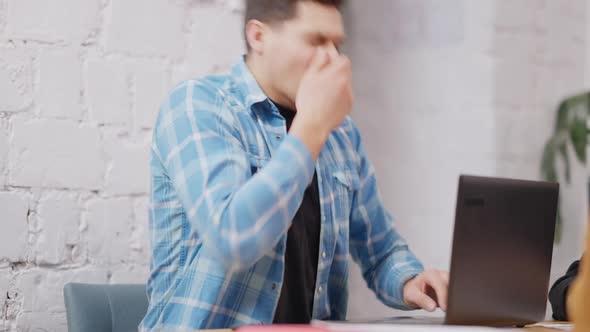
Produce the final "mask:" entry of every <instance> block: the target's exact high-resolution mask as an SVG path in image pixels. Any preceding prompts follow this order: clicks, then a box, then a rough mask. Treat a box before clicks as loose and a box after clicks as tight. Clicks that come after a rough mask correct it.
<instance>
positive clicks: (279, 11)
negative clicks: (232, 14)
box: [244, 0, 344, 51]
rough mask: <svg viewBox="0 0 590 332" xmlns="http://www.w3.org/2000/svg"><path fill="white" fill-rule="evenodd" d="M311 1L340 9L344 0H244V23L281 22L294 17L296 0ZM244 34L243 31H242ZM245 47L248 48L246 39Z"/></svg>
mask: <svg viewBox="0 0 590 332" xmlns="http://www.w3.org/2000/svg"><path fill="white" fill-rule="evenodd" d="M302 1H311V2H317V3H320V4H322V5H326V6H334V7H336V8H338V9H340V7H341V5H342V3H343V2H344V0H246V15H245V20H244V25H246V24H247V23H248V21H250V20H258V21H260V22H264V23H267V24H274V23H281V22H283V21H287V20H290V19H292V18H294V17H295V14H296V7H295V5H296V4H297V3H298V2H302ZM244 34H245V32H244ZM245 39H246V47H247V48H248V51H249V50H250V45H249V44H248V39H247V38H245Z"/></svg>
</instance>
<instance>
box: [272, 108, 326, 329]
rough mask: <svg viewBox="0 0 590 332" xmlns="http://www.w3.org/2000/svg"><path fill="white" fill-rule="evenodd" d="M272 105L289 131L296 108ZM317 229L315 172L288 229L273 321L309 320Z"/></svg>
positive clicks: (315, 269)
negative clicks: (275, 107) (281, 284)
mask: <svg viewBox="0 0 590 332" xmlns="http://www.w3.org/2000/svg"><path fill="white" fill-rule="evenodd" d="M275 105H276V106H277V108H278V109H279V112H280V113H281V115H282V116H283V117H284V118H285V120H286V122H287V130H289V129H290V128H291V123H292V122H293V119H294V118H295V111H293V110H291V109H288V108H286V107H284V106H281V105H278V104H277V103H275ZM320 229H321V215H320V194H319V188H318V179H317V174H316V173H314V175H313V180H312V182H311V184H310V185H309V187H307V189H306V190H305V194H304V195H303V201H302V202H301V205H300V206H299V209H298V210H297V213H296V214H295V217H294V218H293V223H292V224H291V227H290V228H289V231H288V232H287V246H286V249H285V275H284V278H283V288H282V289H281V295H280V297H279V303H278V305H277V309H276V312H275V316H274V320H273V323H275V324H307V323H309V322H310V321H311V319H312V314H313V297H314V293H315V282H316V274H317V271H318V255H319V245H320Z"/></svg>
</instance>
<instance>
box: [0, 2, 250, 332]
mask: <svg viewBox="0 0 590 332" xmlns="http://www.w3.org/2000/svg"><path fill="white" fill-rule="evenodd" d="M241 10H242V6H241V0H238V1H227V0H217V1H199V0H190V1H185V0H154V1H140V0H125V1H114V0H59V1H49V2H47V1H41V2H39V1H35V0H0V211H1V217H0V223H1V224H2V231H0V331H5V330H6V331H8V330H10V331H16V330H18V331H33V330H35V331H63V330H65V329H66V325H65V324H66V322H65V311H64V310H65V309H64V304H63V300H62V299H63V295H62V288H63V285H64V284H65V283H67V282H70V281H83V282H99V283H109V282H110V283H125V282H130V283H143V282H145V280H146V276H147V271H148V268H147V263H148V257H149V248H148V228H147V212H148V211H147V205H148V190H149V142H150V139H151V129H152V127H153V125H154V121H155V117H156V114H157V111H158V107H159V104H160V103H161V102H162V98H163V97H164V95H165V94H166V93H167V91H169V90H170V89H171V88H172V87H173V86H174V85H175V84H177V83H178V82H179V81H181V80H184V79H188V78H192V77H194V76H196V75H203V74H207V73H213V72H220V71H224V70H227V69H228V68H229V66H230V64H231V63H232V62H233V61H234V60H235V59H236V58H237V56H238V55H239V54H240V53H241V52H242V50H243V43H242V39H241V38H242V35H241V32H240V27H241V22H242V17H241ZM212 15H215V16H212ZM218 38H222V39H221V40H219V39H218Z"/></svg>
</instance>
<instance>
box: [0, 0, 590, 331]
mask: <svg viewBox="0 0 590 332" xmlns="http://www.w3.org/2000/svg"><path fill="white" fill-rule="evenodd" d="M361 3H362V4H361ZM351 6H352V10H351V11H350V12H349V13H348V16H349V17H350V19H351V23H353V25H352V26H351V27H350V29H349V30H350V33H351V38H350V41H351V42H350V44H349V51H350V54H351V56H352V57H353V60H354V61H355V79H356V84H355V86H356V88H357V95H358V101H359V102H358V104H357V110H356V111H355V115H354V116H355V117H356V119H357V121H358V122H359V125H360V126H361V129H363V130H364V132H365V142H366V144H367V148H368V150H369V153H370V155H371V156H372V157H373V160H374V162H375V166H376V168H377V171H378V174H379V176H380V180H381V181H380V182H381V190H382V192H383V195H384V198H385V202H386V204H387V206H388V207H389V208H390V209H391V210H392V212H393V213H394V215H395V216H396V217H397V219H398V224H399V228H400V230H401V231H402V232H403V233H404V234H405V235H407V237H408V239H409V240H410V241H411V243H412V245H413V247H414V248H415V249H416V251H417V252H418V254H419V255H421V256H422V257H423V258H424V260H425V261H426V263H427V264H428V265H431V266H438V267H445V265H446V264H447V262H448V252H447V251H446V250H445V249H446V247H447V246H448V245H449V244H450V225H451V221H452V207H453V206H454V190H455V186H456V178H455V176H456V175H457V174H458V173H459V172H463V171H471V172H475V173H487V174H500V175H513V176H524V177H536V176H538V158H539V154H540V147H541V144H542V141H543V139H544V138H545V137H546V135H547V134H548V133H549V130H550V128H551V122H552V121H553V112H554V107H555V104H556V103H557V101H558V99H559V98H561V96H563V95H564V94H567V93H569V92H570V91H571V90H575V89H576V88H577V87H578V86H580V84H582V83H581V80H582V78H581V77H582V76H581V74H580V73H582V72H583V71H582V69H580V68H583V67H581V66H583V61H584V60H583V59H582V58H580V57H577V56H576V54H579V53H578V51H580V50H582V49H584V47H585V46H584V45H583V44H584V42H582V41H581V40H583V39H584V37H585V36H584V33H583V31H587V35H588V36H590V19H589V18H588V17H585V16H584V15H582V14H580V13H583V12H584V9H587V10H589V11H590V8H583V7H584V6H586V7H590V6H588V5H587V4H586V1H584V0H572V1H570V2H568V3H567V4H561V2H560V5H559V6H556V5H555V4H553V2H549V1H542V0H519V1H513V0H502V1H496V0H482V1H477V2H476V1H467V0H452V1H451V0H447V1H445V4H444V5H441V3H440V1H437V0H424V1H420V2H417V1H414V0H395V1H390V0H380V1H377V0H374V1H372V2H371V6H367V5H365V4H364V2H361V1H358V2H356V1H354V2H352V5H351ZM241 10H242V1H241V0H207V1H205V0H153V1H140V0H126V1H114V0H59V1H41V2H40V1H34V0H0V211H2V216H1V217H0V222H1V224H2V231H1V232H0V331H4V330H7V331H8V330H19V331H29V330H31V331H32V330H42V331H63V330H65V329H66V325H65V313H64V306H63V300H62V288H63V285H64V284H65V283H67V282H70V281H83V282H99V283H109V282H110V283H121V282H144V281H145V277H146V273H147V261H148V255H149V248H148V230H147V204H148V185H149V178H148V177H149V169H148V162H149V151H148V144H149V141H150V131H151V128H152V126H153V123H154V119H155V116H156V112H157V109H158V104H159V103H160V102H161V100H162V97H163V95H164V94H165V93H166V91H168V90H169V89H170V88H171V87H172V86H173V85H175V84H176V83H178V82H179V81H181V80H183V79H186V78H190V77H195V76H199V75H203V74H206V73H217V72H221V71H225V70H227V69H228V67H229V65H230V64H231V63H232V62H233V61H234V60H235V59H236V58H237V56H238V55H239V54H240V53H241V52H242V51H243V49H244V46H243V41H242V33H241ZM375 21H378V22H379V24H375ZM548 22H551V23H548ZM584 24H585V25H584ZM581 31H582V32H581ZM589 38H590V37H589ZM589 46H590V43H588V45H587V46H586V47H589ZM589 54H590V53H589ZM586 58H587V57H586ZM588 63H589V64H590V61H589V62H588ZM547 82H550V84H548V83H547ZM586 86H587V87H588V84H587V85H586ZM384 149H385V150H384ZM433 165H436V167H433ZM576 172H577V173H575V174H576V176H582V177H583V176H584V173H583V170H577V171H576ZM578 189H579V188H578ZM572 192H573V193H576V191H575V190H574V191H572ZM578 193H579V192H578ZM572 196H574V195H572ZM578 196H580V197H582V198H581V200H585V197H586V196H585V193H584V192H582V194H580V195H578ZM580 206H581V205H580V204H579V202H576V201H575V200H573V203H572V209H574V210H575V208H576V207H580ZM584 208H585V207H581V208H579V210H583V209H584ZM582 214H583V211H581V212H580V211H578V212H576V213H574V214H573V217H574V219H576V220H577V219H579V217H581V216H582ZM424 229H429V231H428V232H424V231H423V230H424ZM574 231H575V227H574V228H571V231H570V232H574ZM433 247H434V248H437V250H432V248H433ZM578 247H579V246H578V245H576V244H574V245H573V246H570V247H568V248H566V249H567V250H566V252H567V254H568V255H573V253H574V252H575V251H576V250H578V249H579V248H578ZM566 256H567V255H565V256H563V257H566ZM567 258H568V259H569V257H567ZM562 261H563V263H561V264H562V265H563V264H565V261H566V259H563V260H562ZM351 290H352V296H351V315H352V316H362V315H367V314H368V313H369V312H371V315H376V314H378V313H379V312H380V310H382V312H384V313H386V312H388V311H385V310H384V309H383V308H382V307H379V306H377V305H376V304H374V302H371V301H372V299H371V295H368V291H367V290H366V289H365V288H364V286H363V283H362V282H361V281H360V280H359V279H358V275H357V276H355V278H353V280H352V285H351ZM359 303H362V306H359V305H358V304H359Z"/></svg>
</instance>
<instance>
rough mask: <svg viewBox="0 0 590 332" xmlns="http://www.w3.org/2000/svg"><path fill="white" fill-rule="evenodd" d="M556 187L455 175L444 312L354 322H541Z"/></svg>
mask: <svg viewBox="0 0 590 332" xmlns="http://www.w3.org/2000/svg"><path fill="white" fill-rule="evenodd" d="M558 194H559V184H557V183H550V182H541V181H524V180H513V179H502V178H491V177H477V176H465V175H463V176H461V177H460V178H459V190H458V194H457V207H456V211H455V213H456V214H455V230H454V234H453V245H452V254H451V268H450V280H449V294H448V295H449V297H448V308H447V312H446V316H445V317H444V318H443V317H441V318H440V319H437V318H424V317H423V318H415V317H390V318H385V319H379V320H370V321H364V322H361V321H355V322H354V323H381V324H404V323H411V324H443V323H444V324H448V325H480V326H525V325H528V324H533V323H537V322H540V321H543V320H544V318H545V310H546V305H547V291H548V288H549V275H550V270H551V257H552V254H553V238H554V233H555V222H556V214H557V200H558Z"/></svg>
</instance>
